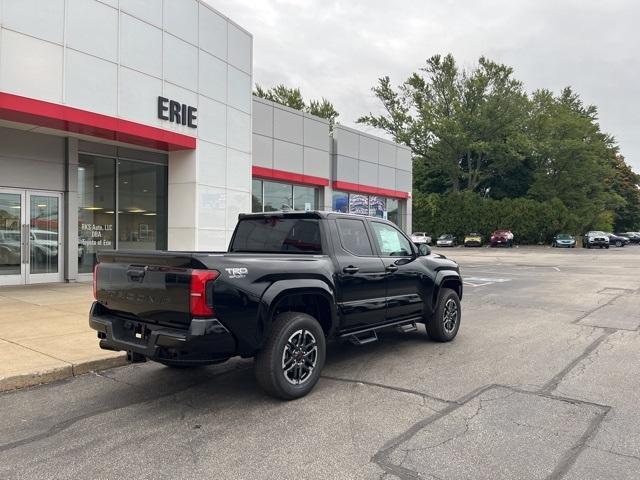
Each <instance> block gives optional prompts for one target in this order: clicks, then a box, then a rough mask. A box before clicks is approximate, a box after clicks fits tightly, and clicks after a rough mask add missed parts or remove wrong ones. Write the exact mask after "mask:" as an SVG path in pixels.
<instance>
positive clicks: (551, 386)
mask: <svg viewBox="0 0 640 480" xmlns="http://www.w3.org/2000/svg"><path fill="white" fill-rule="evenodd" d="M602 330H604V332H603V333H602V335H600V336H599V337H598V338H596V339H595V340H594V341H593V342H591V343H590V344H589V345H587V347H586V348H585V349H584V351H583V352H582V353H581V354H580V355H578V356H577V357H576V358H574V359H573V360H572V361H571V362H569V363H568V364H567V365H566V366H565V367H564V368H563V369H562V370H560V371H559V372H558V373H557V374H555V375H554V376H553V377H552V378H551V380H549V381H548V382H547V383H546V384H545V385H543V387H542V388H541V389H540V393H550V392H552V391H553V390H555V389H556V388H557V387H558V385H559V384H560V382H562V380H563V379H564V377H566V376H567V375H568V374H569V372H570V371H571V370H573V369H574V368H575V367H576V366H577V365H578V364H579V363H580V362H582V360H584V359H585V358H587V357H588V356H589V355H590V354H591V353H592V352H593V351H594V350H596V349H597V348H598V347H599V346H600V345H601V344H602V343H603V342H604V341H605V340H607V338H609V336H611V335H612V334H614V333H615V332H616V331H617V330H616V329H614V328H603V329H602Z"/></svg>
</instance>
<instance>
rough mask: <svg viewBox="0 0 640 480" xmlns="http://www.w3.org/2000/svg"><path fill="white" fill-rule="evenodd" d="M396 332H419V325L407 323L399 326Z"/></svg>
mask: <svg viewBox="0 0 640 480" xmlns="http://www.w3.org/2000/svg"><path fill="white" fill-rule="evenodd" d="M396 330H397V331H399V332H400V333H409V332H415V331H417V330H418V325H416V322H411V323H405V324H403V325H398V326H397V327H396Z"/></svg>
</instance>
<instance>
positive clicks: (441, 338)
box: [426, 288, 462, 342]
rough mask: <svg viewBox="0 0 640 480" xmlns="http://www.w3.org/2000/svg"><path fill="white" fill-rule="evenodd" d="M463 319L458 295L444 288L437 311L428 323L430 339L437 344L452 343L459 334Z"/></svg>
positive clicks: (441, 291)
mask: <svg viewBox="0 0 640 480" xmlns="http://www.w3.org/2000/svg"><path fill="white" fill-rule="evenodd" d="M461 319H462V308H461V305H460V298H459V297H458V293H457V292H456V291H455V290H452V289H450V288H442V289H441V290H440V295H439V298H438V306H437V308H436V311H435V312H434V314H433V317H431V318H430V319H429V320H428V321H427V322H426V328H427V333H428V334H429V338H431V339H432V340H435V341H436V342H450V341H451V340H453V339H454V338H455V337H456V335H457V334H458V330H459V328H460V320H461Z"/></svg>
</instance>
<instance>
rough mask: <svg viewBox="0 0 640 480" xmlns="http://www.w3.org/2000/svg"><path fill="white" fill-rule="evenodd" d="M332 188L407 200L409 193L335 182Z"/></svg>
mask: <svg viewBox="0 0 640 480" xmlns="http://www.w3.org/2000/svg"><path fill="white" fill-rule="evenodd" d="M333 188H335V189H336V190H347V191H349V192H356V193H366V194H369V195H380V196H382V197H392V198H409V197H411V194H410V193H409V192H401V191H400V190H390V189H388V188H380V187H371V186H369V185H360V184H357V183H350V182H341V181H339V180H336V181H334V182H333Z"/></svg>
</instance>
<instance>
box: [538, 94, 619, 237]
mask: <svg viewBox="0 0 640 480" xmlns="http://www.w3.org/2000/svg"><path fill="white" fill-rule="evenodd" d="M530 135H531V138H532V142H533V147H534V148H533V150H532V158H533V160H534V162H535V166H536V169H535V174H534V181H533V183H532V185H531V188H530V190H529V196H531V197H532V198H534V199H536V200H539V201H546V200H550V199H553V198H558V199H560V200H561V201H562V203H563V204H564V205H566V206H567V208H569V210H571V211H572V212H573V213H574V214H575V215H576V217H577V218H578V219H579V225H578V226H577V227H578V228H583V229H589V228H596V229H602V230H611V229H612V228H613V225H612V224H611V221H612V219H613V211H614V210H615V209H616V208H619V207H620V206H621V204H622V203H623V202H624V200H623V199H622V197H620V195H618V194H617V193H616V192H615V191H614V190H612V189H611V188H609V187H608V186H607V184H606V182H605V181H604V179H605V178H607V177H609V176H610V175H611V173H612V171H611V159H612V158H614V157H615V155H616V153H617V147H616V146H615V143H614V140H613V138H612V137H611V136H609V135H607V134H605V133H603V132H601V131H600V126H599V125H598V122H597V109H596V107H595V106H592V105H589V106H585V105H584V104H583V103H582V101H581V99H580V97H579V96H578V95H577V94H575V93H574V92H573V91H572V90H571V89H570V88H565V89H564V90H563V91H562V92H561V93H560V94H559V95H558V96H557V97H556V96H554V95H553V94H552V93H551V92H549V91H548V90H539V91H536V92H534V94H533V98H532V113H531V123H530Z"/></svg>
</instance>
